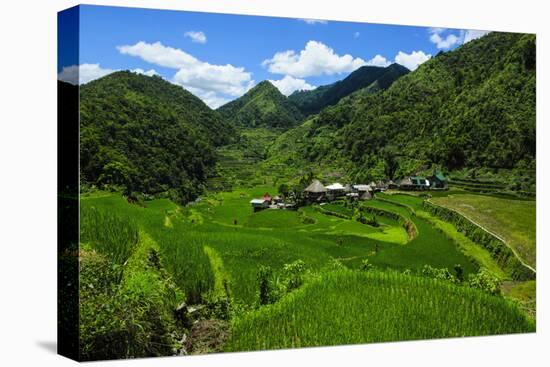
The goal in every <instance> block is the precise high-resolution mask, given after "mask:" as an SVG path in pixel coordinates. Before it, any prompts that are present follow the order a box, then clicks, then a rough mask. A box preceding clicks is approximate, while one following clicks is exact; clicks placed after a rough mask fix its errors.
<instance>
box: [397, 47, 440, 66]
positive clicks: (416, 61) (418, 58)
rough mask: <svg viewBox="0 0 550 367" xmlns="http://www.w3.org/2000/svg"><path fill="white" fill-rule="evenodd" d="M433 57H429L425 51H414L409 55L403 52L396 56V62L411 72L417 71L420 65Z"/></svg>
mask: <svg viewBox="0 0 550 367" xmlns="http://www.w3.org/2000/svg"><path fill="white" fill-rule="evenodd" d="M431 57H432V55H429V54H428V55H427V54H425V53H424V52H423V51H413V52H411V53H410V54H407V53H405V52H403V51H399V52H398V53H397V55H395V62H396V63H398V64H401V65H403V66H405V67H406V68H407V69H409V70H415V69H416V68H417V67H418V66H419V65H420V64H422V63H424V62H426V61H428V60H429V59H430V58H431Z"/></svg>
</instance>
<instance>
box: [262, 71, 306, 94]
mask: <svg viewBox="0 0 550 367" xmlns="http://www.w3.org/2000/svg"><path fill="white" fill-rule="evenodd" d="M269 82H270V83H271V84H273V85H274V86H276V87H277V89H279V91H280V92H281V93H282V94H284V95H285V96H289V95H291V94H292V93H294V92H295V91H297V90H312V89H315V88H316V87H315V86H313V85H311V84H309V83H308V82H306V81H305V80H304V79H297V78H294V77H292V76H290V75H285V77H284V78H283V79H280V80H270V81H269Z"/></svg>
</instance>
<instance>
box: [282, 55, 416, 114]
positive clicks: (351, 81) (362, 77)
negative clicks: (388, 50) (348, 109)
mask: <svg viewBox="0 0 550 367" xmlns="http://www.w3.org/2000/svg"><path fill="white" fill-rule="evenodd" d="M407 73H409V69H407V68H406V67H404V66H401V65H399V64H392V65H390V66H387V67H378V66H362V67H360V68H359V69H357V70H355V71H354V72H352V73H351V74H350V75H348V76H347V77H346V78H345V79H343V80H340V81H337V82H335V83H333V84H329V85H325V86H321V87H318V88H316V89H313V90H310V91H296V92H294V93H293V94H291V95H290V96H289V97H288V99H289V100H290V101H291V102H292V103H293V104H294V105H296V107H298V109H299V110H300V111H301V112H302V113H303V114H304V115H311V114H315V113H318V112H319V111H321V110H322V109H323V108H325V107H327V106H331V105H334V104H336V103H338V101H340V100H341V99H342V98H343V97H345V96H347V95H350V94H351V93H353V92H355V91H357V90H359V89H363V88H367V87H368V88H369V90H370V91H371V92H377V91H379V90H384V89H387V88H389V86H390V85H392V83H393V82H394V81H396V80H397V79H399V78H400V77H401V76H403V75H405V74H407Z"/></svg>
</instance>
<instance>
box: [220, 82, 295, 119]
mask: <svg viewBox="0 0 550 367" xmlns="http://www.w3.org/2000/svg"><path fill="white" fill-rule="evenodd" d="M218 111H219V113H220V114H221V115H222V116H223V117H224V118H225V119H226V120H227V121H229V122H231V123H232V124H233V125H234V126H241V127H268V128H289V127H292V126H295V125H296V124H297V123H298V122H300V121H302V119H303V116H302V114H301V113H300V111H299V110H298V109H297V108H296V107H295V106H294V105H293V104H292V103H290V102H289V101H288V99H287V97H285V96H284V95H283V94H281V92H279V90H278V89H277V88H276V87H275V86H274V85H273V84H271V83H270V82H268V81H263V82H261V83H259V84H258V85H256V86H255V87H254V88H252V89H250V90H249V91H248V92H247V93H245V94H244V95H243V96H242V97H240V98H237V99H236V100H234V101H231V102H229V103H227V104H225V105H223V106H221V107H220V108H219V109H218Z"/></svg>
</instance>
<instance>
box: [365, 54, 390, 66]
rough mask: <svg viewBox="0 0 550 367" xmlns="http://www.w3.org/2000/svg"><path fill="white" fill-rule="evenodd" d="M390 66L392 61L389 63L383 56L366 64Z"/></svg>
mask: <svg viewBox="0 0 550 367" xmlns="http://www.w3.org/2000/svg"><path fill="white" fill-rule="evenodd" d="M390 64H391V61H389V60H388V59H386V58H385V57H384V56H382V55H376V56H374V57H373V58H372V59H370V60H369V61H367V63H366V65H370V66H381V67H386V66H389V65H390Z"/></svg>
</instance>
